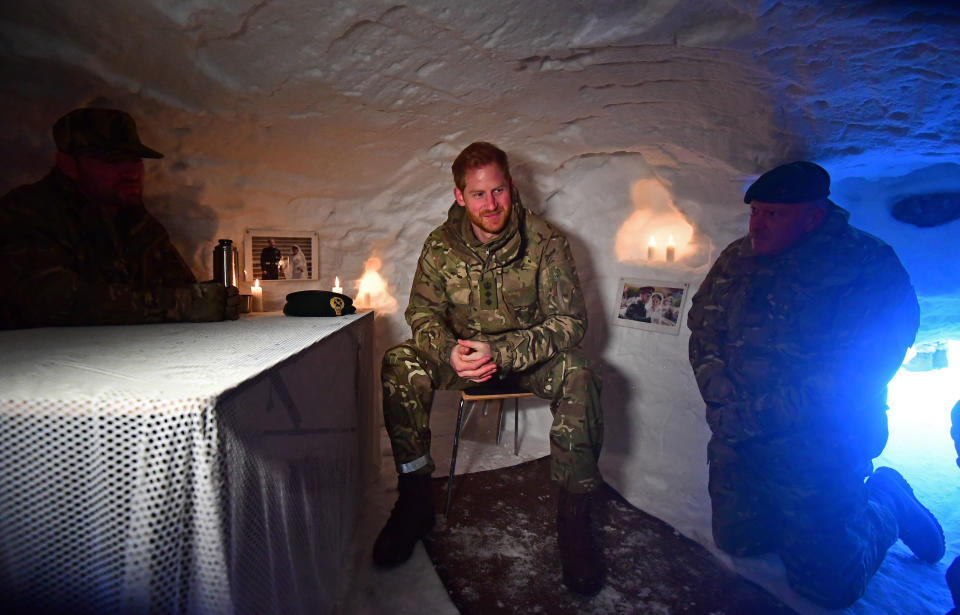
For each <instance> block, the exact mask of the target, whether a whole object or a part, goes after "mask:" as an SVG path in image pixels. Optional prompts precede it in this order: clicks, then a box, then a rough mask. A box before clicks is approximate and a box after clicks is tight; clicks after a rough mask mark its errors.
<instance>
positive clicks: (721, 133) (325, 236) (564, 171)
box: [0, 0, 960, 339]
mask: <svg viewBox="0 0 960 615" xmlns="http://www.w3.org/2000/svg"><path fill="white" fill-rule="evenodd" d="M825 4H830V5H835V6H832V7H831V8H824V7H823V6H822V5H825ZM949 4H950V3H934V2H897V1H888V2H843V3H814V2H796V1H791V0H787V1H784V2H756V1H754V2H750V1H737V0H733V1H728V2H721V1H705V2H680V1H670V0H659V1H651V2H634V1H621V2H615V1H611V2H585V1H581V2H574V1H570V0H565V1H560V2H557V1H553V0H551V1H542V0H528V1H525V2H506V1H504V2H499V1H479V2H471V3H451V2H432V1H426V0H424V1H420V2H415V3H409V4H402V3H396V2H390V3H387V2H380V1H377V0H360V1H351V2H329V1H325V2H305V1H302V0H301V1H294V0H290V1H270V0H258V1H252V0H251V1H246V2H245V1H242V0H180V1H177V0H152V1H149V0H136V1H134V0H95V1H80V0H68V1H63V0H59V1H54V0H37V1H34V2H22V3H21V2H8V3H4V6H3V8H2V9H0V53H2V55H3V62H2V66H0V75H2V80H0V81H2V83H0V87H2V88H3V97H2V100H0V111H2V114H3V118H4V120H3V121H4V129H3V131H2V135H0V152H2V159H3V162H4V169H5V170H4V173H3V177H2V184H0V189H3V190H4V191H5V190H6V189H8V188H10V187H12V186H14V185H17V184H19V183H23V182H25V181H28V180H32V179H35V178H38V177H39V176H40V175H41V174H42V173H43V172H44V171H45V170H46V169H47V168H48V166H49V163H50V159H51V154H52V150H53V146H52V143H51V140H50V136H49V127H50V125H51V124H52V122H53V121H54V120H55V119H56V118H57V117H58V116H59V115H61V114H62V113H63V112H65V111H67V110H69V109H70V108H73V107H76V106H82V105H86V104H91V103H93V104H109V105H115V106H119V107H123V108H126V109H128V110H130V111H131V112H132V113H133V115H134V116H135V117H136V118H137V119H138V122H139V124H140V127H141V133H142V136H143V139H144V141H145V142H147V143H148V144H150V145H152V146H154V147H156V148H157V149H159V150H161V151H163V152H165V153H166V154H167V157H166V159H165V160H163V161H162V162H159V163H148V169H149V172H150V177H149V181H148V206H150V208H151V209H152V210H153V211H154V212H155V213H156V214H157V215H158V216H159V217H160V218H161V219H162V220H163V221H164V222H165V223H166V224H167V226H168V228H169V229H170V232H171V235H172V236H173V237H174V239H175V242H176V243H177V245H178V246H179V247H180V248H181V250H182V251H183V252H184V253H185V254H186V256H187V258H188V260H189V261H190V262H191V263H192V265H193V267H194V268H195V269H196V270H197V272H198V274H203V275H208V274H209V269H210V265H209V263H208V261H210V258H209V253H210V250H211V249H212V245H213V244H214V243H215V240H216V239H217V238H218V237H234V238H235V239H237V240H239V239H240V237H242V233H243V231H244V230H245V229H246V228H280V229H306V230H317V231H319V233H320V244H321V255H320V263H319V273H320V278H321V280H322V281H323V286H332V285H333V284H332V280H333V276H334V275H339V276H340V277H341V278H343V279H344V280H345V287H346V288H347V289H348V290H349V289H350V288H351V285H352V286H353V287H354V288H355V287H356V282H357V280H359V278H360V276H361V274H362V273H363V264H364V262H365V261H367V259H368V258H370V257H371V256H376V257H379V258H380V259H381V262H382V263H383V265H382V270H381V272H380V273H381V274H382V275H383V277H384V278H385V279H386V280H387V281H388V283H389V284H390V286H389V288H390V292H391V294H392V295H393V296H394V297H398V298H399V301H400V309H401V310H402V308H403V305H404V304H405V300H406V292H407V290H408V288H409V286H408V284H409V280H410V277H411V275H412V271H413V268H414V263H415V259H416V256H417V254H418V252H419V247H420V244H421V242H422V240H423V238H424V237H425V235H426V233H427V232H428V231H429V230H430V228H432V227H433V226H434V225H435V224H436V223H438V222H439V221H440V219H441V218H442V216H443V212H444V211H445V209H446V207H447V206H448V205H449V203H450V202H451V201H452V198H451V182H450V177H449V165H450V163H451V162H452V159H453V157H454V156H455V155H456V153H457V152H458V151H459V150H460V149H461V148H462V147H463V146H465V145H467V144H468V143H469V142H471V141H473V140H479V139H485V140H490V141H493V142H495V143H497V144H499V145H500V146H502V147H503V148H504V149H506V150H507V151H508V152H509V153H511V155H512V160H513V164H514V167H515V168H514V174H515V176H516V180H517V183H518V184H519V186H520V188H521V190H522V192H523V195H524V199H525V202H526V203H527V204H528V205H529V206H530V207H532V208H533V209H536V210H539V211H541V212H543V213H544V214H546V215H547V217H548V218H550V219H551V220H553V221H555V222H556V223H557V224H558V225H560V226H561V227H563V228H564V229H566V230H567V231H568V232H570V233H571V235H573V237H572V239H573V241H574V244H575V246H576V247H577V250H578V256H580V259H581V260H583V261H585V262H584V263H583V264H582V265H581V268H583V269H585V271H584V272H583V275H584V276H585V277H588V278H589V277H592V276H596V277H597V278H598V279H601V278H605V277H614V278H616V277H619V276H624V275H628V276H629V275H635V274H640V273H647V270H648V269H650V267H648V263H646V262H644V261H645V256H646V252H645V246H646V242H647V239H648V237H649V235H651V234H659V233H660V231H662V230H663V229H667V228H668V227H669V229H679V234H680V235H683V239H682V240H681V244H680V246H679V248H678V257H679V258H678V263H677V264H676V265H674V266H672V267H670V268H666V269H665V268H663V267H654V268H653V269H654V270H655V271H653V273H656V274H658V275H659V277H661V278H663V277H667V278H668V279H684V280H689V281H691V282H693V283H694V284H695V283H697V282H698V281H699V277H702V275H703V273H705V269H704V268H705V267H706V266H707V265H708V264H709V262H710V261H711V260H712V259H713V258H714V257H715V256H716V255H717V253H718V251H719V249H721V248H722V247H723V246H724V245H726V243H728V242H729V241H730V240H732V239H734V238H735V237H736V236H738V235H739V234H742V231H743V229H744V227H745V221H746V209H745V207H744V206H743V205H742V203H741V200H740V197H741V194H742V190H743V188H744V186H745V184H746V183H748V182H749V181H750V180H751V179H752V177H754V176H755V175H756V174H758V173H760V172H762V171H763V170H765V169H767V168H769V167H771V166H773V165H775V164H778V163H781V162H784V161H787V160H790V159H795V158H798V157H804V158H809V159H812V160H815V161H817V162H820V163H821V164H823V165H824V166H826V167H827V168H828V170H829V171H831V173H832V174H833V177H834V186H835V189H834V197H835V199H836V200H837V202H838V203H839V204H841V205H842V206H845V207H847V208H849V209H851V210H852V211H853V221H854V223H859V224H860V225H861V226H863V227H864V228H867V230H870V231H872V232H874V233H876V234H879V235H881V236H882V237H884V239H886V240H887V241H889V242H890V243H892V244H893V245H894V247H895V248H896V249H897V250H898V252H899V254H900V255H901V258H902V259H903V261H904V263H905V264H906V265H907V267H908V269H910V272H911V274H912V276H913V278H914V281H915V284H916V286H917V288H918V290H919V292H920V294H921V295H922V296H923V300H924V307H925V318H924V324H923V327H924V331H923V332H922V336H923V338H924V339H926V338H931V339H935V338H942V337H950V336H953V337H957V336H958V334H957V331H956V327H957V325H956V324H954V322H955V321H957V320H958V319H957V318H955V317H953V316H955V315H956V313H957V312H958V311H960V308H958V305H960V304H958V302H957V300H956V298H955V297H954V296H953V295H955V294H956V293H957V291H958V290H960V282H958V280H960V275H958V273H960V272H958V268H960V265H958V264H957V263H958V262H960V259H957V258H955V257H951V254H950V252H949V251H950V249H952V248H953V245H952V243H951V242H950V241H949V240H948V239H947V237H948V236H950V235H953V236H955V235H956V231H957V228H958V227H957V224H960V223H957V222H954V223H952V224H947V225H943V226H940V227H937V228H934V229H919V228H918V227H914V226H912V225H909V224H906V223H903V222H899V221H896V220H893V219H891V218H890V217H889V215H888V212H889V210H890V209H891V207H892V206H893V204H894V203H895V202H896V201H897V200H898V199H901V198H904V197H907V196H911V195H917V194H927V193H948V194H949V193H956V192H960V174H958V173H957V170H958V164H960V159H958V151H960V92H958V89H957V77H958V75H960V51H958V47H960V37H958V36H957V35H956V32H957V29H958V26H960V11H958V10H957V9H950V8H944V7H946V6H947V5H949ZM940 5H943V6H940ZM955 198H956V197H954V199H955ZM938 202H939V201H938ZM664 232H666V231H664ZM671 232H672V230H671ZM596 233H602V234H603V236H597V235H596ZM618 234H619V237H618ZM664 240H665V237H664V238H663V239H661V240H660V241H661V245H663V243H662V242H663V241H664ZM615 244H616V249H615V250H612V249H611V248H613V247H614V246H615ZM584 252H588V254H584ZM954 254H955V252H954ZM586 261H589V263H588V262H586ZM327 278H330V280H329V281H328V280H327ZM587 285H588V286H592V289H593V291H595V292H598V293H605V294H607V295H609V293H608V292H607V291H608V290H609V289H608V288H607V286H608V285H604V284H603V283H597V284H593V285H591V284H589V283H588V284H587ZM288 289H289V288H288V287H284V288H283V289H281V290H279V291H277V292H275V293H274V294H275V295H276V300H277V301H280V300H282V294H283V293H285V292H286V291H287V290H288ZM268 294H269V292H268ZM592 300H593V302H594V303H595V304H597V305H598V306H599V304H600V303H604V304H606V303H609V302H611V301H612V299H611V298H610V297H609V296H600V295H598V296H595V297H593V298H592ZM597 309H598V311H599V310H601V308H599V307H598V308H597ZM602 312H603V313H607V312H609V310H607V309H606V308H603V309H602ZM394 320H395V323H394V324H395V328H396V329H397V331H396V333H395V335H394V337H396V336H397V335H402V334H403V333H402V328H403V325H402V320H401V319H400V318H399V316H398V317H397V318H395V319H394Z"/></svg>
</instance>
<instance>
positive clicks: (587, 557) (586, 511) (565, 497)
mask: <svg viewBox="0 0 960 615" xmlns="http://www.w3.org/2000/svg"><path fill="white" fill-rule="evenodd" d="M592 500H593V498H592V497H591V494H589V493H570V492H569V491H567V490H566V489H560V493H559V497H558V500H557V543H558V544H559V546H560V564H561V566H562V567H563V584H564V585H566V586H567V587H568V588H569V589H571V590H572V591H574V592H576V593H578V594H581V595H584V596H594V595H596V594H597V592H599V591H600V589H601V588H602V587H603V558H602V555H601V552H600V548H599V546H598V545H597V544H596V542H595V541H594V538H593V535H592V534H591V532H590V508H591V506H592Z"/></svg>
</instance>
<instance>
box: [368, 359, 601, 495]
mask: <svg viewBox="0 0 960 615" xmlns="http://www.w3.org/2000/svg"><path fill="white" fill-rule="evenodd" d="M380 377H381V380H382V383H383V418H384V424H385V425H386V428H387V434H388V435H389V436H390V444H391V446H392V447H393V458H394V461H395V462H396V464H397V471H398V472H399V473H405V472H415V473H417V474H430V473H432V472H433V470H434V468H435V466H434V463H433V461H432V460H431V459H430V406H431V404H432V403H433V393H434V391H436V390H438V389H455V390H461V389H465V388H468V387H470V386H473V385H474V384H475V383H473V382H471V381H469V380H464V379H463V378H460V377H458V376H457V375H456V372H454V371H453V368H451V367H450V365H449V364H446V363H444V364H437V363H435V362H433V361H431V360H429V359H427V358H426V357H424V356H423V355H422V354H421V353H420V352H419V351H418V350H417V348H416V346H414V345H413V342H412V341H407V342H404V343H403V344H400V345H399V346H395V347H393V348H391V349H390V350H388V351H387V352H386V353H385V354H384V356H383V364H382V371H381V376H380ZM511 380H512V381H513V382H515V383H516V384H518V385H519V386H520V387H522V388H524V389H526V390H528V391H530V392H532V393H533V394H534V395H536V396H538V397H541V398H544V399H549V400H550V410H551V412H552V413H553V424H552V426H551V427H550V479H551V480H552V481H553V482H555V483H557V484H558V485H560V486H561V487H562V488H564V489H567V490H568V491H570V492H573V493H585V492H589V491H593V490H595V489H597V488H598V487H599V486H600V483H601V481H602V479H601V477H600V472H599V470H598V469H597V459H598V458H599V456H600V447H601V445H602V443H603V415H602V412H601V410H600V374H599V372H598V370H597V369H596V368H595V367H594V366H593V363H592V362H591V361H590V359H589V358H588V357H587V356H586V355H585V354H584V353H583V352H582V351H580V350H572V351H569V352H563V353H559V354H557V355H556V356H554V357H553V358H551V359H550V360H548V361H546V362H544V363H541V364H539V365H537V366H536V367H534V368H533V369H531V370H528V371H526V372H521V373H517V374H512V375H511Z"/></svg>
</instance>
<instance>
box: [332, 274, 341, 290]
mask: <svg viewBox="0 0 960 615" xmlns="http://www.w3.org/2000/svg"><path fill="white" fill-rule="evenodd" d="M333 285H334V286H336V287H337V288H339V287H340V276H334V278H333Z"/></svg>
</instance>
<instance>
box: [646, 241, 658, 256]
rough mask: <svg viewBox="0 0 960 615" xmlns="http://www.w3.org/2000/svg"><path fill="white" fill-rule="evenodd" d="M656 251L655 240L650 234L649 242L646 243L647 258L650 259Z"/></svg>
mask: <svg viewBox="0 0 960 615" xmlns="http://www.w3.org/2000/svg"><path fill="white" fill-rule="evenodd" d="M656 251H657V240H656V239H654V237H653V235H650V243H648V244H647V260H648V261H652V260H653V257H654V254H655V253H656Z"/></svg>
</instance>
